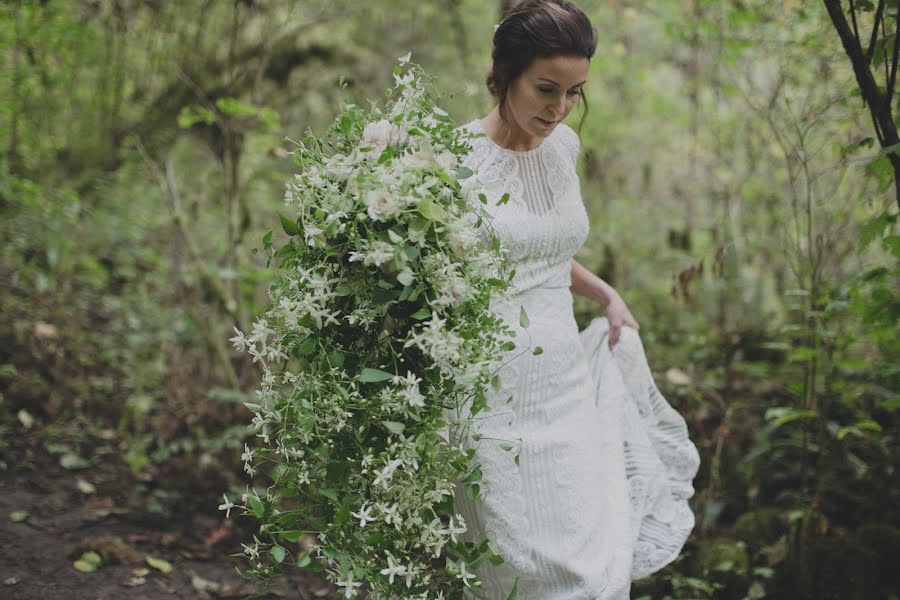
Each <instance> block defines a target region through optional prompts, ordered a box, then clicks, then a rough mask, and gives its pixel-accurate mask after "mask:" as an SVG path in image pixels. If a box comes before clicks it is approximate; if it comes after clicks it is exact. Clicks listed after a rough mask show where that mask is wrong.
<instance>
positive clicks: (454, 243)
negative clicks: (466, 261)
mask: <svg viewBox="0 0 900 600" xmlns="http://www.w3.org/2000/svg"><path fill="white" fill-rule="evenodd" d="M449 237H450V240H449V242H450V249H451V250H452V251H453V253H454V254H456V255H457V256H460V257H462V256H465V255H467V254H468V253H469V252H471V251H472V249H473V248H475V246H476V245H477V244H478V236H477V235H476V234H475V232H474V231H472V230H471V229H469V227H468V226H464V227H459V226H457V227H454V230H453V231H452V232H451V233H450V236H449Z"/></svg>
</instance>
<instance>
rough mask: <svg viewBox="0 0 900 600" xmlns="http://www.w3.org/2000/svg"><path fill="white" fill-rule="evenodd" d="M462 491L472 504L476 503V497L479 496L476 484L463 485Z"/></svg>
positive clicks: (479, 489) (478, 486) (479, 490)
mask: <svg viewBox="0 0 900 600" xmlns="http://www.w3.org/2000/svg"><path fill="white" fill-rule="evenodd" d="M463 489H464V490H465V491H466V496H467V497H468V498H469V500H471V501H472V502H477V501H478V496H480V495H481V486H480V485H478V484H477V483H464V484H463Z"/></svg>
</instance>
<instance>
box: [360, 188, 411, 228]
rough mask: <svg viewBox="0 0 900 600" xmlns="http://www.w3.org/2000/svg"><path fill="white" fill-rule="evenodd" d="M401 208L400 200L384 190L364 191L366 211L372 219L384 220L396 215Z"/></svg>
mask: <svg viewBox="0 0 900 600" xmlns="http://www.w3.org/2000/svg"><path fill="white" fill-rule="evenodd" d="M402 208H403V207H402V205H401V203H400V201H399V200H397V199H396V198H395V197H394V196H393V195H391V194H390V193H388V192H387V191H386V190H373V191H371V192H368V193H366V212H367V213H368V214H369V218H370V219H372V220H373V221H382V222H383V221H386V220H387V219H389V218H391V217H394V216H397V215H398V214H399V213H400V211H401V210H402Z"/></svg>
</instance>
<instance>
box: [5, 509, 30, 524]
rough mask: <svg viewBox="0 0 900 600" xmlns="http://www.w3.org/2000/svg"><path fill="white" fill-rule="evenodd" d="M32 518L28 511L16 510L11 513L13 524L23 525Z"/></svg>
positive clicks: (10, 517) (10, 518)
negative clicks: (22, 523) (23, 522)
mask: <svg viewBox="0 0 900 600" xmlns="http://www.w3.org/2000/svg"><path fill="white" fill-rule="evenodd" d="M29 516H30V513H29V512H28V511H27V510H14V511H12V512H11V513H9V520H10V521H12V522H13V523H21V522H22V521H24V520H25V519H27V518H28V517H29Z"/></svg>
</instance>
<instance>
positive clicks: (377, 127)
mask: <svg viewBox="0 0 900 600" xmlns="http://www.w3.org/2000/svg"><path fill="white" fill-rule="evenodd" d="M405 139H406V136H405V135H404V134H403V132H402V131H401V130H400V127H399V126H398V125H396V124H394V123H391V122H390V121H387V120H385V119H381V120H380V121H375V122H374V123H368V124H367V125H366V127H365V129H363V135H362V140H361V142H360V145H362V146H374V147H375V148H376V149H378V154H381V151H382V150H384V149H385V148H386V147H388V146H393V145H396V144H398V143H400V142H403V141H404V140H405Z"/></svg>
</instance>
